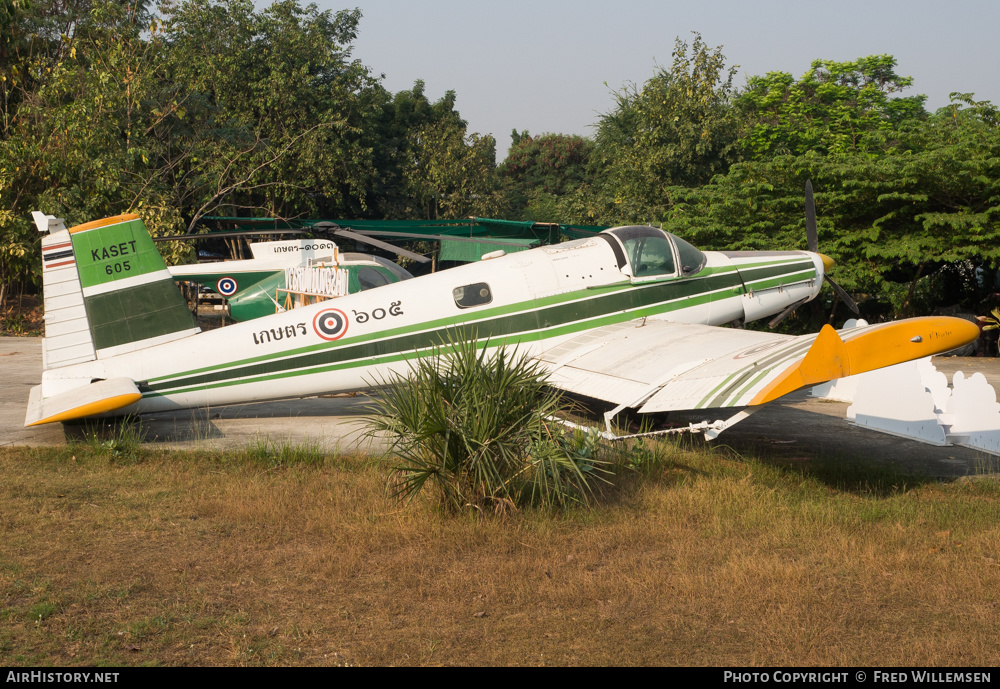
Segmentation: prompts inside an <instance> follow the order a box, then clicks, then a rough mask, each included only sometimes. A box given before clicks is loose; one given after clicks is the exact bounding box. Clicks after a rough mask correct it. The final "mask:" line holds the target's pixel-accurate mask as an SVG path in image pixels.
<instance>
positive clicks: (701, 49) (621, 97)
mask: <svg viewBox="0 0 1000 689" xmlns="http://www.w3.org/2000/svg"><path fill="white" fill-rule="evenodd" d="M735 72H736V67H735V66H734V67H730V68H728V69H727V68H726V66H725V56H724V55H723V54H722V47H721V46H719V47H717V48H715V49H714V50H711V49H709V48H708V46H707V45H705V43H704V42H703V41H702V38H701V35H700V34H697V33H696V34H695V39H694V41H693V42H692V44H691V45H690V46H688V44H687V43H685V42H684V41H682V40H680V38H678V39H677V40H676V42H675V47H674V52H673V64H672V66H671V68H670V69H669V70H666V69H662V68H661V69H659V70H658V71H657V73H656V75H654V76H653V78H651V79H650V80H649V81H647V82H646V83H645V84H644V85H643V87H642V89H641V90H640V89H638V88H637V87H635V86H634V85H633V86H626V87H625V88H623V89H622V90H621V91H619V92H618V93H617V94H616V98H617V106H616V108H615V110H614V111H613V112H611V113H608V114H606V115H604V116H602V117H601V120H600V123H599V124H598V128H597V136H596V149H595V152H594V159H595V163H596V166H597V168H596V173H595V175H594V176H595V177H599V178H600V179H601V184H602V186H603V187H604V188H605V189H606V192H607V193H608V194H609V195H610V196H611V197H612V198H614V200H615V202H616V203H621V202H630V203H633V204H637V205H638V207H639V208H640V209H656V208H661V209H662V208H663V207H664V206H665V205H666V204H667V203H668V202H669V199H670V195H669V191H668V190H669V188H670V187H674V186H686V187H696V186H700V185H703V184H706V183H707V182H709V180H711V179H712V177H713V176H714V175H717V174H724V173H725V172H726V171H727V170H728V169H729V166H730V165H731V164H732V163H733V162H735V161H736V160H737V159H738V150H737V133H738V129H737V121H736V119H735V116H734V113H733V110H732V108H731V100H732V97H733V87H732V82H733V77H734V75H735ZM647 213H649V214H650V215H655V211H647Z"/></svg>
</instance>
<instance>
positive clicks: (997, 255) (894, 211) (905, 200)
mask: <svg viewBox="0 0 1000 689" xmlns="http://www.w3.org/2000/svg"><path fill="white" fill-rule="evenodd" d="M897 137H898V141H899V146H898V148H897V150H895V151H887V152H885V153H884V154H882V155H880V156H879V157H877V158H872V157H871V156H870V155H869V154H868V153H866V152H864V151H855V152H844V153H841V154H838V155H828V156H823V155H819V154H817V153H815V152H809V153H807V154H805V155H800V156H791V155H781V156H774V157H771V158H768V159H764V160H750V161H745V162H743V163H740V164H737V165H734V166H733V168H732V169H731V170H730V172H729V174H727V175H725V176H719V177H717V178H716V179H715V180H714V181H713V183H712V184H710V185H707V186H705V187H703V188H700V189H695V190H690V191H689V192H687V193H686V194H682V195H679V196H678V197H677V198H676V203H675V205H674V206H673V207H672V209H671V212H670V214H669V216H668V217H667V218H666V220H665V227H667V228H668V229H671V230H672V231H675V232H677V233H678V234H681V235H682V236H685V237H686V238H688V239H690V240H691V241H693V242H695V243H697V244H700V245H701V246H703V247H705V248H732V249H788V248H794V247H798V248H803V249H804V248H806V240H805V219H804V214H803V196H802V189H803V186H804V184H805V180H806V179H811V180H812V183H813V186H814V188H815V189H816V204H817V211H818V216H819V218H818V220H819V235H820V236H819V240H820V250H821V251H822V252H823V253H826V254H828V255H830V256H831V257H833V258H834V259H835V260H836V261H837V267H836V269H835V270H836V272H835V274H834V275H835V277H836V279H837V280H838V282H840V283H841V284H842V285H843V286H844V287H845V288H847V289H848V290H849V291H852V292H854V293H856V294H868V295H871V296H872V299H873V300H874V301H879V300H883V302H884V306H883V307H879V308H884V310H885V312H886V314H887V315H888V314H889V313H890V312H891V315H893V316H894V317H898V316H903V315H911V314H912V311H913V304H912V299H913V295H914V291H915V289H916V285H917V283H918V281H919V280H920V279H922V278H923V277H925V276H927V275H928V274H930V273H931V272H933V271H934V270H937V269H938V268H939V267H941V266H942V265H943V264H946V263H951V264H954V263H956V262H964V261H971V262H974V263H975V264H976V265H992V266H996V265H997V264H998V262H1000V222H998V220H1000V181H998V180H1000V113H998V110H997V108H996V107H994V106H992V105H991V104H989V103H983V102H976V101H974V100H972V98H971V96H968V95H962V94H955V101H954V102H953V104H952V105H950V106H948V107H946V108H943V109H942V110H940V111H939V112H938V113H936V114H935V115H933V116H931V117H929V118H927V119H926V120H914V121H911V122H910V123H909V124H908V125H907V126H902V127H900V128H899V129H898V130H897ZM897 285H902V286H903V289H902V290H901V289H899V288H898V287H897ZM968 306H970V307H971V306H974V305H972V304H969V305H968ZM876 312H877V308H876Z"/></svg>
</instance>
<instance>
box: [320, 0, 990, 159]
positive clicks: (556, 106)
mask: <svg viewBox="0 0 1000 689" xmlns="http://www.w3.org/2000/svg"><path fill="white" fill-rule="evenodd" d="M314 1H315V2H316V4H317V5H318V6H319V7H320V9H333V10H339V9H345V8H353V7H358V8H360V9H361V12H362V14H363V18H362V20H361V27H360V32H359V36H358V39H357V41H356V42H355V44H354V50H353V55H354V57H355V58H357V59H360V60H361V61H362V62H363V63H364V64H365V65H367V66H368V67H369V68H370V69H371V71H372V72H373V73H374V74H375V75H379V74H382V75H384V78H383V82H382V83H383V85H384V86H385V88H387V89H388V90H389V91H392V92H396V91H401V90H403V89H409V88H411V87H412V86H413V83H414V81H416V80H417V79H423V80H424V82H425V83H426V94H427V96H428V97H429V98H431V99H432V100H437V99H438V98H440V97H441V96H443V95H444V93H445V91H448V90H454V91H455V92H456V94H457V104H456V107H457V108H458V111H459V112H460V113H461V115H462V117H463V118H464V119H465V120H466V121H467V122H468V123H469V131H470V132H479V133H480V134H487V133H489V134H493V135H494V137H496V140H497V157H498V159H500V160H502V159H503V158H504V157H505V155H506V152H507V148H508V147H509V146H510V132H511V130H512V129H517V130H518V131H523V130H528V131H530V132H531V133H532V134H536V135H537V134H542V133H550V132H551V133H560V134H579V135H582V136H592V135H593V133H594V129H593V125H595V124H596V123H597V122H598V119H599V117H600V115H601V114H603V113H607V112H610V111H611V110H612V109H613V107H614V92H615V91H617V90H620V89H621V88H622V87H623V86H624V85H625V84H627V83H634V84H637V85H639V86H641V85H642V84H643V82H645V81H646V80H647V79H649V78H650V77H651V76H652V75H653V73H654V71H655V69H656V67H657V66H664V67H669V66H670V64H671V61H672V58H671V53H672V51H673V47H674V40H675V38H677V37H680V38H681V39H682V40H685V41H687V42H688V43H690V42H691V39H692V38H693V35H692V33H691V32H692V31H697V32H699V33H700V34H701V35H702V38H703V40H704V41H705V43H706V44H707V45H709V46H710V47H715V46H719V45H721V46H722V52H723V54H724V55H725V56H726V59H727V64H728V65H738V66H739V72H738V74H737V77H736V80H735V84H736V85H737V86H742V85H744V84H745V83H746V77H747V76H748V75H758V74H765V73H767V72H771V71H782V72H789V73H791V74H792V75H793V76H795V77H799V76H801V75H802V74H803V73H805V72H806V71H807V70H808V69H809V65H810V63H811V62H812V61H813V60H815V59H828V60H836V61H850V60H854V59H856V58H858V57H863V56H867V55H875V54H890V55H893V56H895V58H896V59H897V61H898V64H897V69H896V71H897V73H898V74H901V75H904V76H912V77H913V78H914V86H913V87H912V88H911V89H909V90H908V91H906V92H904V94H903V95H916V94H925V95H926V96H927V107H928V109H930V110H932V111H933V110H935V109H937V108H939V107H942V106H944V105H947V104H948V95H949V93H950V92H952V91H958V92H974V93H975V94H976V99H977V100H989V101H992V102H993V103H994V104H1000V47H998V46H1000V44H998V42H997V36H996V33H997V31H998V29H1000V1H998V0H948V1H947V2H945V1H944V0H933V1H932V0H906V1H902V0H866V1H859V0H828V1H827V2H816V1H815V0H798V2H791V1H788V0H743V1H737V0H687V1H686V2H677V1H675V0H659V1H653V0H616V1H615V2H610V1H608V0H504V2H483V1H481V0H464V1H461V0H421V1H417V0H354V2H351V1H350V0H346V1H345V0H339V1H338V0H314ZM303 4H305V3H304V2H303Z"/></svg>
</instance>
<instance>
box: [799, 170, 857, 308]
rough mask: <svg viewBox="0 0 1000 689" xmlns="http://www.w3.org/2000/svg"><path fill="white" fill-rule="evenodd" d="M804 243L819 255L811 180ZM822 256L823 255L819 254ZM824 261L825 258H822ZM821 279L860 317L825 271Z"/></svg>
mask: <svg viewBox="0 0 1000 689" xmlns="http://www.w3.org/2000/svg"><path fill="white" fill-rule="evenodd" d="M806 243H807V245H808V247H809V251H811V252H813V253H814V254H818V253H819V233H818V232H817V231H816V201H815V200H814V199H813V185H812V181H811V180H808V179H807V180H806ZM820 256H823V254H820ZM823 258H824V259H826V258H827V257H826V256H823ZM823 265H824V267H825V268H826V269H827V270H829V269H830V268H831V267H832V266H833V261H832V260H831V261H830V264H829V265H827V263H826V260H824V261H823ZM823 279H824V280H825V281H827V282H829V283H830V287H832V288H833V291H834V292H836V293H837V296H838V297H840V300H841V301H842V302H844V304H846V305H847V308H849V309H850V310H851V311H853V312H854V315H855V316H860V315H861V312H860V311H859V310H858V303H857V302H856V301H854V299H852V298H851V295H849V294H848V293H847V291H846V290H845V289H844V288H843V287H841V286H840V285H838V284H837V283H836V282H834V281H833V279H832V278H831V277H830V276H829V275H827V274H826V270H824V271H823Z"/></svg>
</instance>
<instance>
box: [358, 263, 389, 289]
mask: <svg viewBox="0 0 1000 689" xmlns="http://www.w3.org/2000/svg"><path fill="white" fill-rule="evenodd" d="M358 282H359V283H360V284H361V291H364V290H368V289H374V288H376V287H381V286H382V285H388V284H389V278H388V277H386V276H385V275H383V274H382V273H380V272H379V271H377V270H375V269H374V268H372V267H371V266H362V267H361V268H360V269H359V270H358Z"/></svg>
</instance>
